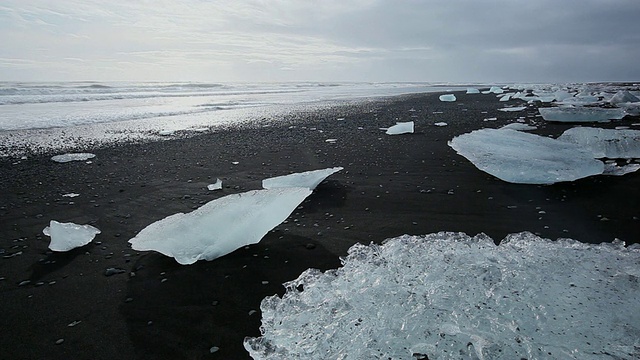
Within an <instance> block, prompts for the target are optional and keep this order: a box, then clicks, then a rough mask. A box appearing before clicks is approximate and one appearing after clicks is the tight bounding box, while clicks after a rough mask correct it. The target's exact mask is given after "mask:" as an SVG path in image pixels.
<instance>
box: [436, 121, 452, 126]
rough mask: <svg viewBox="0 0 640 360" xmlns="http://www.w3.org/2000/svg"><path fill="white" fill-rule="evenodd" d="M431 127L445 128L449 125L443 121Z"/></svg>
mask: <svg viewBox="0 0 640 360" xmlns="http://www.w3.org/2000/svg"><path fill="white" fill-rule="evenodd" d="M433 125H435V126H447V125H449V124H447V123H446V122H444V121H440V122H437V123H435V124H433Z"/></svg>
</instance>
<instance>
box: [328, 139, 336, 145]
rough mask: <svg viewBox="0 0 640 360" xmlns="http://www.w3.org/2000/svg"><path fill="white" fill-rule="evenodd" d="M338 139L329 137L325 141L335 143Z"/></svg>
mask: <svg viewBox="0 0 640 360" xmlns="http://www.w3.org/2000/svg"><path fill="white" fill-rule="evenodd" d="M336 141H338V139H327V140H325V142H328V143H330V144H333V143H334V142H336Z"/></svg>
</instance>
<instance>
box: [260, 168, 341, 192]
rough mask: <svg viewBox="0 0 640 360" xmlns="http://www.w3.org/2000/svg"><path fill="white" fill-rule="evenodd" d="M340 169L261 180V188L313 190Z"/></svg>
mask: <svg viewBox="0 0 640 360" xmlns="http://www.w3.org/2000/svg"><path fill="white" fill-rule="evenodd" d="M342 169H344V168H342V167H334V168H327V169H320V170H312V171H305V172H301V173H294V174H289V175H283V176H277V177H272V178H268V179H264V180H262V187H263V188H265V189H273V188H287V187H302V188H308V189H311V190H313V189H315V188H316V186H318V184H320V183H321V182H322V181H323V180H324V179H326V178H327V177H329V176H330V175H331V174H334V173H337V172H338V171H340V170H342Z"/></svg>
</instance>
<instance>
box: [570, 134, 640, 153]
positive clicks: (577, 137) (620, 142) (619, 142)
mask: <svg viewBox="0 0 640 360" xmlns="http://www.w3.org/2000/svg"><path fill="white" fill-rule="evenodd" d="M558 140H560V141H565V142H568V143H573V144H577V145H580V146H582V147H583V148H585V149H587V150H589V151H590V152H591V153H592V156H593V157H594V158H611V159H617V158H624V159H630V158H640V130H614V129H600V128H592V127H574V128H571V129H568V130H566V131H565V132H564V133H562V135H560V136H559V137H558Z"/></svg>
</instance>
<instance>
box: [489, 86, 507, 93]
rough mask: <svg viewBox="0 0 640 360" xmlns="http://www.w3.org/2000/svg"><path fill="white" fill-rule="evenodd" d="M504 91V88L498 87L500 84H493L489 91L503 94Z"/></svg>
mask: <svg viewBox="0 0 640 360" xmlns="http://www.w3.org/2000/svg"><path fill="white" fill-rule="evenodd" d="M503 92H504V90H502V88H500V87H498V86H492V87H491V88H490V89H489V93H494V94H502V93H503Z"/></svg>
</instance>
